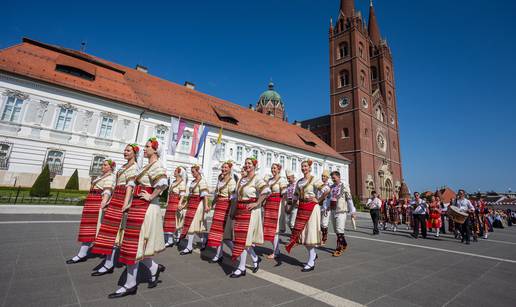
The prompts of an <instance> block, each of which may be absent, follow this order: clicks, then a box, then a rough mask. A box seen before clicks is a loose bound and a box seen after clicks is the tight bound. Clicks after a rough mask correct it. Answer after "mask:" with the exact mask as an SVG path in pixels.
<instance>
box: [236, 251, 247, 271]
mask: <svg viewBox="0 0 516 307" xmlns="http://www.w3.org/2000/svg"><path fill="white" fill-rule="evenodd" d="M246 260H247V250H246V249H244V251H243V252H242V253H241V254H240V262H239V263H238V269H239V270H240V271H242V272H243V271H245V262H246Z"/></svg>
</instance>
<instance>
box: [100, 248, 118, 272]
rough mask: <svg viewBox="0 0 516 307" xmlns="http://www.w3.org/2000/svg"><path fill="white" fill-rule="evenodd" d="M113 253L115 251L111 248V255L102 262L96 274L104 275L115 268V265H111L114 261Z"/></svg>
mask: <svg viewBox="0 0 516 307" xmlns="http://www.w3.org/2000/svg"><path fill="white" fill-rule="evenodd" d="M115 251H116V250H115V249H114V248H113V252H112V253H111V255H107V256H106V261H104V265H103V266H102V267H101V268H100V269H99V270H98V272H100V273H104V272H106V271H107V270H109V269H111V268H112V267H114V266H115V264H114V263H113V262H114V259H115Z"/></svg>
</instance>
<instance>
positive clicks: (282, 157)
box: [279, 156, 285, 169]
mask: <svg viewBox="0 0 516 307" xmlns="http://www.w3.org/2000/svg"><path fill="white" fill-rule="evenodd" d="M279 164H280V165H281V168H282V169H285V156H280V157H279Z"/></svg>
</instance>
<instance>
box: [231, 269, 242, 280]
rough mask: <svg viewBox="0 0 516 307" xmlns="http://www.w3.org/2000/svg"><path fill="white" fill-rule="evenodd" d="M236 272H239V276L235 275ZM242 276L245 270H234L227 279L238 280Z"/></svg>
mask: <svg viewBox="0 0 516 307" xmlns="http://www.w3.org/2000/svg"><path fill="white" fill-rule="evenodd" d="M236 271H239V272H240V274H238V275H237V274H235V272H236ZM242 276H245V270H243V271H241V270H240V269H236V270H235V271H233V273H231V275H229V278H240V277H242Z"/></svg>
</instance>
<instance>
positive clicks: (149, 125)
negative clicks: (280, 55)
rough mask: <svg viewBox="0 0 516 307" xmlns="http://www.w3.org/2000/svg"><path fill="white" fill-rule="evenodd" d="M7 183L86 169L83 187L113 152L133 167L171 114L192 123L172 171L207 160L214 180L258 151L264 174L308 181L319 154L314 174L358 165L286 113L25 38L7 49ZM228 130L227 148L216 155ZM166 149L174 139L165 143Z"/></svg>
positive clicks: (3, 55)
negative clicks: (196, 134)
mask: <svg viewBox="0 0 516 307" xmlns="http://www.w3.org/2000/svg"><path fill="white" fill-rule="evenodd" d="M0 116H1V117H0V186H31V185H32V184H33V182H34V180H35V179H36V177H37V176H38V174H39V173H40V172H41V170H42V168H43V166H44V165H46V164H49V166H50V168H51V173H52V176H53V181H52V187H53V188H64V185H65V184H66V182H67V181H68V178H69V177H70V176H71V175H72V173H73V172H74V171H75V169H77V170H78V171H79V178H80V187H81V189H88V188H89V182H90V180H91V177H93V176H96V175H98V174H99V170H100V165H101V164H102V161H103V160H104V159H105V158H112V159H114V160H115V161H116V162H117V164H118V165H121V164H123V163H124V161H123V156H122V152H123V149H124V147H125V145H126V144H128V143H133V142H136V143H138V144H144V143H145V140H146V139H147V138H149V137H151V136H157V137H158V138H159V139H161V141H163V142H164V143H166V142H167V141H168V140H169V135H170V133H171V131H170V118H171V116H175V117H181V118H182V119H183V120H185V121H186V122H187V128H186V130H185V133H184V135H183V137H182V138H181V140H179V144H178V148H177V152H176V154H175V155H170V154H167V156H166V160H167V168H168V169H169V171H172V170H173V169H174V168H175V167H176V166H177V165H183V166H185V167H187V169H189V166H191V165H193V164H200V165H202V166H203V171H204V175H205V176H206V178H208V181H209V182H210V183H211V185H212V186H214V184H215V182H216V178H217V175H218V173H219V167H220V165H221V163H222V161H225V160H233V161H235V162H236V166H235V168H236V170H239V169H240V167H241V165H242V163H243V162H244V160H245V158H246V157H250V156H256V157H257V158H258V161H259V175H261V176H266V175H267V174H268V173H269V172H270V166H271V164H272V163H280V164H282V165H283V166H284V169H289V170H292V171H293V172H294V173H295V174H296V176H297V177H298V178H299V177H300V176H301V170H300V165H301V162H302V161H303V160H305V159H312V160H313V161H314V164H313V173H314V174H315V175H317V176H320V174H321V173H322V170H323V169H328V170H330V171H331V170H338V171H340V172H341V174H342V178H343V180H344V181H347V180H348V175H349V174H348V165H349V161H348V160H346V159H345V158H343V157H342V156H340V155H339V154H337V153H336V152H335V151H334V150H333V149H331V148H330V147H329V146H328V145H326V144H325V143H324V142H322V141H321V140H319V139H318V138H317V137H316V136H315V135H313V134H312V133H311V132H309V131H307V130H305V129H303V128H301V127H299V126H297V125H293V124H289V123H287V122H284V121H282V120H280V119H275V118H272V117H270V116H267V115H264V114H261V113H258V112H255V111H253V110H250V109H247V108H243V107H241V106H238V105H235V104H232V103H230V102H227V101H223V100H220V99H218V98H215V97H211V96H208V95H206V94H202V93H199V92H198V91H196V90H195V89H193V88H191V87H190V86H188V87H187V86H181V85H178V84H174V83H172V82H169V81H166V80H162V79H158V78H157V77H154V76H152V75H150V74H148V73H147V71H146V69H144V68H142V67H137V68H136V69H131V68H127V67H124V66H121V65H118V64H114V63H110V62H107V61H105V60H102V59H99V58H96V57H94V56H91V55H88V54H85V53H82V52H78V51H74V50H69V49H65V48H61V47H56V46H52V45H47V44H44V43H40V42H36V41H33V40H30V39H24V40H23V42H22V43H21V44H19V45H15V46H12V47H9V48H6V49H3V50H1V51H0ZM201 122H202V123H204V124H205V125H206V127H208V128H209V129H210V132H209V134H208V136H207V139H206V143H205V146H204V148H203V151H202V152H201V154H200V155H199V157H198V158H194V157H192V156H190V155H189V152H190V147H191V139H192V131H193V125H194V124H199V123H201ZM219 127H222V128H223V129H224V130H223V131H224V132H223V145H222V146H223V154H222V156H221V158H220V160H218V159H217V160H215V158H214V155H213V153H214V149H215V143H216V139H217V137H218V131H219ZM165 146H166V145H165Z"/></svg>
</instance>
